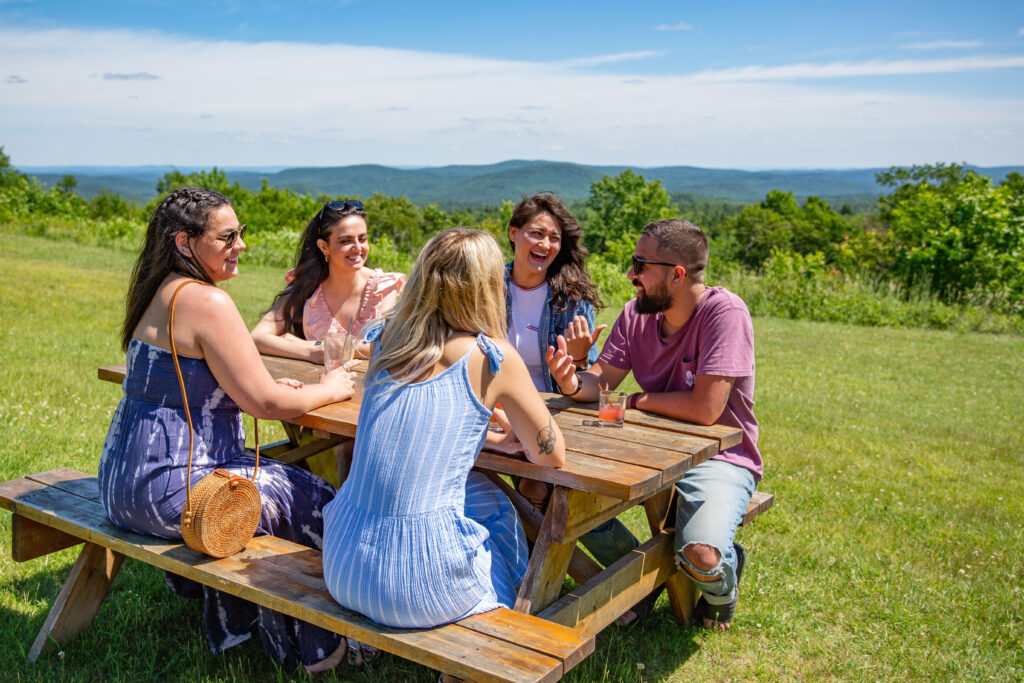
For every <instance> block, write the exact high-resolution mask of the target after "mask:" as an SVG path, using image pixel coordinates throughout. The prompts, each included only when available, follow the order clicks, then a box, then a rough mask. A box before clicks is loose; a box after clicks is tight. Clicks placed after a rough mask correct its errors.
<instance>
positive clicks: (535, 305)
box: [508, 278, 548, 391]
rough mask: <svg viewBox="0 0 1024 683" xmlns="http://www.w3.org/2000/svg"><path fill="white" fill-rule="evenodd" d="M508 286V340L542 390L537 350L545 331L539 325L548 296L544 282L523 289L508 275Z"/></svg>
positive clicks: (540, 364) (542, 362) (540, 365)
mask: <svg viewBox="0 0 1024 683" xmlns="http://www.w3.org/2000/svg"><path fill="white" fill-rule="evenodd" d="M508 286H509V291H510V292H511V294H512V325H511V326H510V327H509V330H508V340H509V343H511V344H512V346H514V347H516V351H518V352H519V355H520V356H522V357H523V362H525V363H526V369H527V370H529V371H530V377H531V378H532V379H533V384H534V386H536V387H537V391H544V376H543V374H542V371H541V368H542V367H543V365H544V357H543V356H542V355H541V353H540V336H541V335H542V334H545V332H543V331H542V330H541V329H540V317H541V314H542V313H543V312H544V304H546V303H547V300H548V283H547V282H544V284H542V285H538V286H537V287H534V288H533V289H523V288H522V287H520V286H519V285H517V284H516V283H515V282H513V281H512V279H511V278H509V281H508Z"/></svg>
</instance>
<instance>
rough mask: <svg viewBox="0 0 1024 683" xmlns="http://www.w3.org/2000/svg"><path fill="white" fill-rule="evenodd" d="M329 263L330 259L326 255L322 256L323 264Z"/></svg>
mask: <svg viewBox="0 0 1024 683" xmlns="http://www.w3.org/2000/svg"><path fill="white" fill-rule="evenodd" d="M330 262H331V257H330V256H328V255H327V254H324V263H330Z"/></svg>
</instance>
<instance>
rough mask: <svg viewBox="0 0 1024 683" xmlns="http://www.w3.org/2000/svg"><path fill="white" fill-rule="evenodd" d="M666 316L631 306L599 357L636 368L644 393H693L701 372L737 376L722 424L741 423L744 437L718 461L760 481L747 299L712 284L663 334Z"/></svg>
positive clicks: (626, 368) (614, 329)
mask: <svg viewBox="0 0 1024 683" xmlns="http://www.w3.org/2000/svg"><path fill="white" fill-rule="evenodd" d="M662 317H663V314H661V313H657V314H640V313H637V312H636V299H634V300H632V301H630V302H629V303H627V304H626V307H625V308H624V309H623V311H622V313H621V314H619V317H618V319H617V320H616V321H615V325H614V326H613V327H612V331H611V334H610V335H609V336H608V341H607V342H605V345H604V349H603V350H602V351H601V355H600V357H599V358H598V360H600V361H603V362H605V363H607V364H608V365H611V366H613V367H616V368H620V369H623V370H632V371H633V376H634V377H635V378H636V381H637V384H639V385H640V388H641V389H643V390H644V391H649V392H654V393H661V392H666V391H692V390H693V383H694V380H695V379H696V377H697V375H720V376H723V377H735V378H736V381H735V382H734V383H733V387H732V391H731V392H730V393H729V401H728V402H727V403H726V405H725V410H724V411H723V412H722V416H721V417H720V418H719V419H718V423H719V424H725V425H729V426H732V427H739V428H740V429H742V430H743V440H742V441H741V442H740V443H739V444H738V445H736V446H733V447H732V448H727V449H725V450H724V451H722V452H720V453H719V454H718V455H716V456H715V457H714V458H713V459H714V460H724V461H725V462H729V463H732V464H734V465H739V466H740V467H744V468H746V469H748V470H750V471H751V472H752V473H753V475H754V478H755V479H756V480H757V481H760V480H761V475H762V474H763V472H764V467H763V464H762V462H761V453H760V452H759V451H758V450H757V418H755V417H754V327H753V325H752V324H751V322H750V312H749V311H747V305H746V304H745V303H743V299H741V298H739V297H738V296H736V295H735V294H733V293H732V292H730V291H729V290H727V289H725V288H724V287H708V288H707V289H706V290H705V291H704V296H703V297H701V300H700V302H699V303H698V304H697V308H696V309H695V310H694V311H693V314H692V315H691V316H690V319H689V320H688V321H686V324H685V325H683V327H682V329H679V330H677V331H676V332H675V334H673V335H672V336H671V337H668V338H662V336H661V332H660V330H661V319H662Z"/></svg>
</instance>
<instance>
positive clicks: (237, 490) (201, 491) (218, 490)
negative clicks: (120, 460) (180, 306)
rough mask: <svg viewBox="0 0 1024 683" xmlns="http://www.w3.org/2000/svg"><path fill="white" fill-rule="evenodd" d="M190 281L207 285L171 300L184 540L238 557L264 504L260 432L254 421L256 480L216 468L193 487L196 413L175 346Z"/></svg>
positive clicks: (210, 552)
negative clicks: (184, 426)
mask: <svg viewBox="0 0 1024 683" xmlns="http://www.w3.org/2000/svg"><path fill="white" fill-rule="evenodd" d="M190 282H195V283H197V284H203V283H201V282H199V280H186V281H185V282H182V283H181V284H180V285H178V288H177V289H176V290H174V296H172V297H171V312H170V318H169V321H168V325H167V326H168V334H169V336H170V338H171V355H172V357H173V358H174V371H175V372H176V373H177V374H178V385H179V386H180V387H181V401H182V403H183V404H184V406H185V419H186V421H187V422H188V469H187V471H186V475H185V491H186V493H185V507H184V508H183V509H182V511H181V537H182V538H183V539H184V540H185V544H186V545H187V546H188V547H189V548H192V549H193V550H198V551H199V552H201V553H206V554H207V555H211V556H212V557H227V556H228V555H234V554H235V553H237V552H238V551H239V550H241V549H242V548H244V547H245V544H246V543H248V542H249V541H250V540H252V537H253V534H255V533H256V527H257V526H259V523H260V513H261V512H262V510H263V504H262V502H261V500H260V492H259V489H257V488H256V484H255V482H256V472H257V471H258V470H259V466H260V433H259V427H258V426H257V422H256V419H255V418H253V431H254V433H255V438H256V464H255V466H254V467H253V470H252V480H251V481H250V480H249V479H246V478H245V477H240V476H238V475H237V474H234V473H232V472H228V471H227V470H223V469H220V468H218V469H216V470H214V471H213V472H211V473H210V474H207V475H206V476H205V477H203V478H202V479H200V480H199V482H198V483H197V484H196V486H195V488H192V439H193V434H192V413H191V412H190V411H189V408H188V397H187V396H186V395H185V380H184V379H183V378H182V376H181V366H180V365H179V364H178V350H177V348H176V347H175V345H174V302H175V300H176V299H177V298H178V292H180V291H181V288H182V287H184V286H185V285H187V284H189V283H190Z"/></svg>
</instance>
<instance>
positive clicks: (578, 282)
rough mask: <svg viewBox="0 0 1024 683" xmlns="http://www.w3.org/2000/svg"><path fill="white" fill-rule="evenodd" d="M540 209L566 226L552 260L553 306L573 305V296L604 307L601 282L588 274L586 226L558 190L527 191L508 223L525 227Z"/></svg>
mask: <svg viewBox="0 0 1024 683" xmlns="http://www.w3.org/2000/svg"><path fill="white" fill-rule="evenodd" d="M539 213H547V214H550V215H551V217H552V218H554V219H555V222H556V223H558V227H559V228H561V229H562V244H561V248H560V249H559V250H558V255H557V256H555V260H554V261H552V262H551V266H550V267H549V268H548V274H547V282H548V291H549V292H550V296H551V310H552V311H553V312H558V311H564V310H565V309H567V308H569V301H570V300H572V299H577V300H579V301H589V302H590V303H591V304H593V306H594V308H602V307H604V303H603V302H602V301H601V298H600V297H599V296H598V294H597V286H596V285H594V283H593V282H591V281H590V276H589V275H587V269H586V262H587V256H588V255H589V252H588V251H587V248H586V247H585V246H583V228H581V227H580V224H579V223H577V222H576V217H575V216H573V215H572V213H571V212H570V211H569V209H567V208H566V206H565V204H563V203H562V200H561V199H559V198H558V197H557V196H556V195H555V193H553V192H538V193H537V194H535V195H533V196H532V197H528V196H526V195H525V194H524V195H523V198H522V199H520V200H519V203H518V204H516V206H515V208H514V209H512V218H511V219H509V222H508V227H509V228H517V229H518V228H522V227H523V226H524V225H526V224H527V223H529V222H530V220H531V219H533V217H534V216H536V215H537V214H539ZM510 241H511V240H510Z"/></svg>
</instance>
